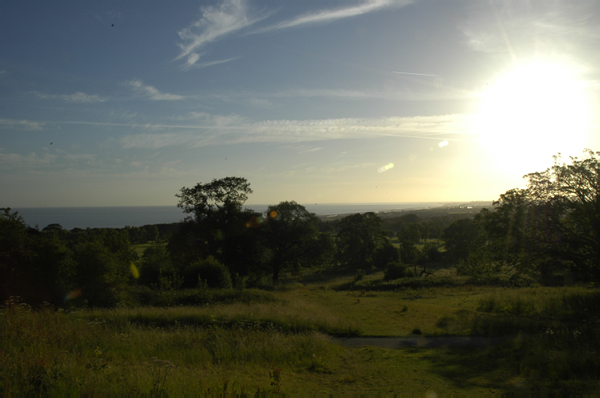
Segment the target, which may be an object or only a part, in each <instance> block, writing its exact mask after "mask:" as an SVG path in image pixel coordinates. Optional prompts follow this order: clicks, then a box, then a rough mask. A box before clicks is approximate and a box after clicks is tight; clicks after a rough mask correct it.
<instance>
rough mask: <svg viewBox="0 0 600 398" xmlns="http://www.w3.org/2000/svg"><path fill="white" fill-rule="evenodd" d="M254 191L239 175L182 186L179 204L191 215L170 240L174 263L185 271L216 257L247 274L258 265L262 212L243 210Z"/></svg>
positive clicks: (234, 271)
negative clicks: (191, 266)
mask: <svg viewBox="0 0 600 398" xmlns="http://www.w3.org/2000/svg"><path fill="white" fill-rule="evenodd" d="M251 193H252V189H250V184H249V183H248V182H247V181H246V179H244V178H240V177H225V178H222V179H214V180H213V181H212V182H210V183H207V184H201V183H199V184H196V186H194V187H193V188H186V187H183V188H181V192H180V194H177V195H176V196H177V197H178V198H179V203H178V205H177V206H178V207H181V208H182V209H183V211H184V212H185V213H188V214H191V216H189V217H188V219H187V222H186V223H184V225H183V227H182V228H181V229H180V230H179V231H178V232H177V233H176V234H173V235H172V237H171V238H170V239H169V251H170V253H171V255H172V256H173V263H174V264H176V265H177V266H178V267H180V270H181V271H183V269H184V268H186V267H187V266H189V265H190V264H191V263H193V262H194V261H196V260H198V259H201V258H206V257H208V256H213V257H214V258H216V259H217V260H219V261H220V262H222V263H223V264H225V266H227V267H228V269H229V271H230V273H234V274H235V273H238V274H240V275H242V276H245V275H248V273H249V272H250V271H251V270H252V269H253V268H256V267H257V266H258V265H259V264H260V254H261V253H260V244H259V242H258V239H259V236H258V233H257V232H256V230H255V228H254V227H255V226H257V223H256V220H257V219H258V217H260V214H257V213H255V212H253V211H249V210H242V206H243V204H244V202H245V201H246V200H247V199H248V195H249V194H251Z"/></svg>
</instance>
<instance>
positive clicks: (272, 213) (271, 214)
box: [269, 210, 277, 218]
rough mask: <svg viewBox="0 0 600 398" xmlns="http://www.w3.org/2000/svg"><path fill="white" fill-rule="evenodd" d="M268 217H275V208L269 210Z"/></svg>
mask: <svg viewBox="0 0 600 398" xmlns="http://www.w3.org/2000/svg"><path fill="white" fill-rule="evenodd" d="M269 217H271V218H275V217H277V212H276V211H275V210H271V212H270V213H269Z"/></svg>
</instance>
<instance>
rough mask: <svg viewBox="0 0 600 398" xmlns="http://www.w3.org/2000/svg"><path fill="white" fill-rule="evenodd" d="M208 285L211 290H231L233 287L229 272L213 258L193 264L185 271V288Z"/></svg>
mask: <svg viewBox="0 0 600 398" xmlns="http://www.w3.org/2000/svg"><path fill="white" fill-rule="evenodd" d="M200 284H201V285H204V284H206V286H207V287H210V288H218V289H229V288H231V287H232V283H231V275H230V274H229V270H228V269H227V267H225V266H224V265H223V264H221V263H220V262H219V261H217V260H215V259H214V258H213V257H212V256H209V257H207V258H206V259H204V260H200V261H197V262H195V263H192V264H191V265H190V266H189V267H187V269H186V270H185V275H184V287H187V288H193V287H196V286H198V285H200Z"/></svg>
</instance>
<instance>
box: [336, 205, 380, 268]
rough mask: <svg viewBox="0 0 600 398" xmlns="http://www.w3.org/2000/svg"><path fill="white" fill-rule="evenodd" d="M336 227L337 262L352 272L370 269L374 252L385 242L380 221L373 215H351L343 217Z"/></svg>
mask: <svg viewBox="0 0 600 398" xmlns="http://www.w3.org/2000/svg"><path fill="white" fill-rule="evenodd" d="M338 227H339V230H338V234H337V241H336V244H337V249H338V251H337V254H336V260H337V262H338V263H339V264H341V265H342V266H343V267H345V268H348V269H352V270H356V269H361V268H362V269H367V268H369V267H371V265H372V262H373V255H374V254H375V250H376V249H377V247H378V246H379V245H381V244H382V243H383V242H384V240H387V239H386V238H385V237H384V235H383V233H382V231H381V219H380V218H379V217H378V216H377V215H375V213H364V214H353V215H350V216H347V217H344V218H343V219H342V220H341V221H340V222H339V224H338Z"/></svg>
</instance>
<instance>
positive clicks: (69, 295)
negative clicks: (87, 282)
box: [65, 287, 83, 301]
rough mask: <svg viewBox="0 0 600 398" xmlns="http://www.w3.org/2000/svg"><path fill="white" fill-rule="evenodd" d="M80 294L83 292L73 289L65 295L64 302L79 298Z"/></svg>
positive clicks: (79, 289)
mask: <svg viewBox="0 0 600 398" xmlns="http://www.w3.org/2000/svg"><path fill="white" fill-rule="evenodd" d="M82 293H83V290H82V289H81V288H80V287H78V288H77V289H73V290H71V291H70V292H69V293H67V295H66V296H65V301H67V300H73V299H75V298H77V297H79V296H81V294H82Z"/></svg>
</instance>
